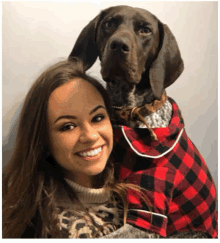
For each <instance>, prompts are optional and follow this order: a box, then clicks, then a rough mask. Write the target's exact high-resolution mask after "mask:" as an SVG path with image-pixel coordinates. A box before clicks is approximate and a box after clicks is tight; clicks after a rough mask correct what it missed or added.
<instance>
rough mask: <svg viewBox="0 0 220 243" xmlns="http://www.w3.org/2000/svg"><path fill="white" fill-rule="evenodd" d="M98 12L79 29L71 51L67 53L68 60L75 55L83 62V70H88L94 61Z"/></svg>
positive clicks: (96, 53)
mask: <svg viewBox="0 0 220 243" xmlns="http://www.w3.org/2000/svg"><path fill="white" fill-rule="evenodd" d="M99 19H100V14H99V15H98V16H96V17H95V18H94V19H93V20H91V21H90V22H89V24H88V25H87V26H85V27H84V29H83V30H82V31H81V33H80V35H79V36H78V38H77V40H76V43H75V45H74V47H73V50H72V52H71V53H70V55H69V58H68V59H69V60H71V59H72V58H73V59H74V57H77V58H78V59H80V60H81V62H82V64H83V68H84V71H86V70H88V69H89V68H90V67H91V66H92V65H93V64H94V63H95V61H96V58H97V56H98V50H97V46H96V40H95V39H96V30H97V25H98V23H99Z"/></svg>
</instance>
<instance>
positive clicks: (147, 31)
mask: <svg viewBox="0 0 220 243" xmlns="http://www.w3.org/2000/svg"><path fill="white" fill-rule="evenodd" d="M139 33H140V34H149V33H151V29H150V28H148V27H142V28H141V29H140V31H139Z"/></svg>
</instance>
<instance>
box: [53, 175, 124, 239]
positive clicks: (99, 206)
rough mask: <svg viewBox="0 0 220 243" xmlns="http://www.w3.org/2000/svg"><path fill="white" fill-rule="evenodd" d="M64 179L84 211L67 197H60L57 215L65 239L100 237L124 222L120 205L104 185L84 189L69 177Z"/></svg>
mask: <svg viewBox="0 0 220 243" xmlns="http://www.w3.org/2000/svg"><path fill="white" fill-rule="evenodd" d="M66 181H67V183H68V184H69V185H70V187H71V188H72V189H73V190H74V192H75V193H76V195H77V197H78V199H79V201H80V202H81V203H82V204H83V206H84V207H85V209H86V210H83V209H82V206H80V205H79V204H77V203H76V204H73V203H72V202H70V201H69V200H68V199H65V200H62V201H61V200H60V203H59V207H58V218H59V223H60V230H61V231H62V235H64V237H65V238H96V237H102V236H105V235H108V234H109V233H111V232H114V231H115V230H117V229H118V228H120V227H121V226H122V225H123V220H122V219H123V207H122V204H121V201H120V200H119V199H118V198H117V197H115V196H113V195H110V193H108V192H106V191H105V189H104V188H101V189H92V188H86V187H82V186H80V185H77V184H76V183H74V182H73V181H70V180H68V179H66ZM86 211H87V212H86Z"/></svg>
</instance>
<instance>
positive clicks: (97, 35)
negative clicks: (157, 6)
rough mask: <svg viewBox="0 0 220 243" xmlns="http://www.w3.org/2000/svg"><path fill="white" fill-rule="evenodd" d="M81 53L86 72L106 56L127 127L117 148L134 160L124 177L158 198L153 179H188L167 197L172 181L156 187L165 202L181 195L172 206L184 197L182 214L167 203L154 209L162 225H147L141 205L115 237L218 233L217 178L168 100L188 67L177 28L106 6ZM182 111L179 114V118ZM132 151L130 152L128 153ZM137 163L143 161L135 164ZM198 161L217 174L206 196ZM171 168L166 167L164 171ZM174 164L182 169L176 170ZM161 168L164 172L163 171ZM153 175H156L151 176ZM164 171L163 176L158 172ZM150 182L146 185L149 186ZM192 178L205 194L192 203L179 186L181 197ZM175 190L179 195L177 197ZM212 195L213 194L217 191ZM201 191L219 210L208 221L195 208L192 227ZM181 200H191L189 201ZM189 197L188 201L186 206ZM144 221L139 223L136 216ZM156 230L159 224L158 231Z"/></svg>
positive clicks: (104, 64) (83, 39) (120, 121)
mask: <svg viewBox="0 0 220 243" xmlns="http://www.w3.org/2000/svg"><path fill="white" fill-rule="evenodd" d="M75 57H76V58H78V59H80V60H81V61H82V63H83V65H84V70H85V71H86V70H88V69H89V68H90V67H91V66H92V65H93V64H94V62H95V61H96V59H97V57H99V59H100V62H101V75H102V78H103V79H104V81H106V84H107V85H106V89H107V92H108V93H109V96H110V98H111V101H112V106H113V108H114V110H115V112H114V113H113V117H112V120H113V123H114V124H115V125H118V126H119V127H120V129H121V130H120V131H116V130H115V132H114V135H115V140H116V147H117V148H118V150H117V149H116V150H117V153H115V159H116V161H117V162H120V161H121V160H125V158H126V161H127V162H126V163H127V164H126V165H124V166H125V167H127V170H124V171H123V168H121V175H122V174H123V175H125V174H126V173H127V175H126V176H124V177H123V176H121V179H126V180H128V181H130V182H132V180H133V181H140V185H141V186H142V187H144V188H145V189H147V190H148V191H149V195H148V194H147V196H149V197H153V196H152V195H153V192H152V191H153V190H155V188H152V185H150V184H149V182H148V181H152V175H154V180H153V183H155V184H154V187H157V186H158V185H159V184H160V183H161V181H160V180H158V179H157V178H160V179H161V178H162V177H163V180H165V179H164V178H166V180H168V181H166V182H163V183H164V184H165V185H166V186H168V185H170V186H171V185H172V186H171V188H174V187H176V186H177V185H176V186H175V185H174V184H175V183H173V181H174V179H175V178H176V177H181V176H182V177H183V179H182V181H181V183H179V184H178V186H177V187H178V188H177V187H176V188H175V189H174V190H173V191H172V193H169V195H168V194H167V191H166V190H167V188H165V187H166V186H164V188H163V189H164V192H163V193H162V194H161V190H162V189H161V186H159V189H158V191H157V192H156V193H158V194H160V196H161V197H160V198H163V199H161V200H163V201H164V202H163V203H164V205H165V204H166V203H167V202H168V201H169V202H171V201H172V200H174V201H175V202H174V201H172V203H171V204H172V205H173V206H172V207H174V204H175V205H178V203H180V202H181V203H180V205H178V207H177V209H176V211H175V213H176V214H178V215H179V216H174V217H173V215H174V213H171V214H170V216H168V217H167V216H165V213H164V214H163V213H162V214H161V210H162V209H161V206H160V205H159V206H158V208H159V209H158V211H156V210H157V209H155V208H154V210H155V211H154V213H155V217H156V215H157V216H159V215H160V216H161V217H160V220H159V221H160V226H159V225H158V221H157V222H156V221H155V222H156V223H155V225H154V223H152V222H153V221H154V219H152V220H151V224H148V225H147V226H146V227H145V228H144V227H143V224H145V223H143V224H140V223H139V224H138V223H137V222H138V220H140V218H141V217H146V219H147V218H148V215H147V211H146V208H143V206H142V205H140V203H136V207H137V209H136V212H135V213H134V212H133V214H132V212H130V213H131V217H130V219H129V217H128V223H129V224H128V225H127V228H128V231H127V232H124V233H123V232H122V230H121V231H120V230H119V231H116V232H114V233H113V234H112V237H113V238H118V237H121V238H127V236H130V238H132V237H134V238H135V237H136V238H138V237H142V238H157V237H161V236H162V237H172V238H206V237H216V234H217V233H216V232H217V231H216V224H217V223H216V217H217V216H216V215H217V213H216V211H215V200H216V198H215V189H213V186H214V183H213V180H212V178H211V176H210V173H209V171H208V168H207V166H206V164H205V162H204V160H203V158H202V157H201V155H200V153H199V152H198V150H197V149H196V148H195V146H194V145H192V143H191V141H190V140H189V139H188V137H187V135H186V133H185V131H184V122H183V119H182V116H181V113H180V111H179V109H178V106H177V105H176V104H175V102H174V101H173V100H172V99H171V98H168V97H167V95H166V91H165V89H166V88H167V87H169V86H170V85H171V84H173V83H174V82H175V81H176V80H177V79H178V77H179V76H180V75H181V73H182V72H183V70H184V64H183V60H182V58H181V54H180V50H179V47H178V44H177V41H176V39H175V37H174V35H173V34H172V32H171V31H170V29H169V27H168V26H167V25H165V24H163V23H162V22H161V21H160V20H159V19H158V18H157V17H156V16H154V15H153V14H151V13H150V12H149V11H147V10H144V9H140V8H133V7H129V6H115V7H110V8H108V9H105V10H103V11H101V13H100V14H99V15H98V16H96V17H95V18H94V19H93V20H92V21H91V22H90V23H89V24H88V25H87V26H86V27H85V28H84V29H83V30H82V32H81V33H80V35H79V37H78V39H77V40H76V43H75V45H74V47H73V49H72V52H71V53H70V55H69V59H70V60H71V59H72V58H75ZM174 114H175V117H173V116H174ZM171 123H172V124H171ZM170 124H171V125H170ZM161 127H163V128H167V127H168V130H158V128H161ZM143 128H147V131H145V130H146V129H145V130H143ZM154 128H155V129H154ZM138 129H139V130H138ZM171 130H172V134H171ZM161 131H163V132H162V133H164V131H166V133H167V134H168V132H169V133H170V134H169V136H167V137H166V141H165V138H164V137H163V136H164V135H163V136H162V135H161V134H162V133H161ZM120 132H121V133H120ZM149 135H151V136H149ZM117 136H118V137H117ZM125 143H126V144H127V145H125ZM137 144H138V145H137ZM126 146H128V147H126ZM174 148H175V149H174ZM189 148H190V149H189ZM129 149H130V150H133V151H134V152H135V153H136V154H135V155H134V154H131V153H130V152H126V151H129ZM183 149H184V152H183ZM122 151H124V152H122ZM146 151H147V154H146ZM148 152H149V153H148ZM126 153H130V154H129V155H127V154H126ZM188 153H189V154H188ZM122 154H123V155H122ZM183 155H185V157H184V156H183ZM138 156H139V157H138ZM187 156H188V157H187ZM190 156H191V157H193V158H194V162H193V166H192V165H191V164H190V165H189V161H191V160H190V159H186V158H189V157H190ZM131 160H133V162H130V163H131V164H130V165H128V161H131ZM134 161H135V163H136V165H134ZM137 161H139V162H137ZM149 161H150V162H149ZM155 161H156V162H155ZM167 161H169V162H167ZM132 163H133V164H132ZM150 163H151V164H150ZM190 163H191V162H190ZM165 164H166V166H167V167H166V166H165ZM168 164H169V165H168ZM198 164H199V165H200V166H201V167H202V170H203V172H204V171H205V172H204V173H207V175H206V176H205V177H207V178H209V182H208V185H207V184H206V185H204V187H205V188H208V189H207V191H209V193H208V192H207V193H206V194H207V195H206V196H204V195H203V191H201V190H200V189H201V188H200V189H196V187H197V184H194V181H195V180H196V178H197V177H198V179H199V180H203V179H204V178H203V179H202V178H199V177H200V175H197V174H196V173H197V172H198V168H197V165H198ZM180 165H184V166H186V167H187V173H186V172H185V171H184V170H183V171H180V170H181V169H179V168H180ZM129 166H130V167H129ZM191 166H192V168H193V167H195V168H194V169H193V170H194V172H192V168H191ZM165 167H166V172H164V168H165ZM171 167H172V168H171ZM174 167H175V172H173V168H174ZM199 169H200V168H199ZM160 170H161V172H158V171H160ZM169 170H170V173H168V174H169V176H171V177H172V179H171V178H170V179H168V176H167V171H169ZM128 171H129V172H128ZM140 171H141V172H140ZM143 171H144V172H143ZM171 171H172V172H171ZM136 172H137V173H136ZM144 173H145V174H144ZM146 173H149V174H148V175H147V174H146ZM150 173H152V174H150ZM156 173H159V174H157V175H156ZM163 173H165V174H163ZM173 173H174V174H175V175H176V177H175V178H174V177H173ZM176 173H177V174H178V173H181V176H180V175H179V176H177V174H176ZM190 176H192V177H195V180H194V181H193V180H192V178H191V177H190ZM144 180H145V184H141V183H143V181H144ZM155 181H160V182H158V183H156V182H155ZM187 183H192V185H190V186H191V187H193V190H194V191H196V190H200V191H199V192H195V195H190V196H189V201H187V200H188V198H187V197H181V196H180V194H181V193H180V194H178V193H177V191H181V190H182V194H181V195H183V194H184V193H185V190H186V188H184V189H183V188H180V187H179V186H180V184H181V186H183V185H185V184H187ZM146 184H148V186H146ZM187 185H188V184H187ZM187 189H189V188H187ZM156 190H157V189H156ZM183 190H184V192H183ZM165 191H166V192H165ZM211 191H212V192H211ZM175 193H177V194H175ZM171 194H172V195H171ZM174 194H175V196H173V195H174ZM209 194H212V196H210V195H209ZM184 195H185V194H184ZM208 195H209V196H210V201H209V202H205V201H206V199H207V197H208ZM194 196H195V197H197V196H198V197H199V199H198V200H200V201H199V204H200V203H206V205H212V209H209V211H208V209H207V212H206V213H207V215H208V216H207V218H206V219H203V218H202V216H201V215H199V214H200V212H199V210H195V211H196V212H197V213H198V215H197V216H195V215H194V216H193V217H197V219H194V218H192V219H190V220H192V221H191V222H188V223H187V224H185V223H183V221H185V222H186V221H187V220H186V218H188V220H189V217H191V216H192V215H191V211H192V209H190V210H189V209H187V208H186V205H189V204H190V205H191V204H192V205H193V206H192V208H193V209H195V208H197V206H198V205H194V204H193V203H192V202H190V200H191V198H192V197H194ZM128 198H132V195H131V194H130V196H129V193H128ZM171 198H172V199H171ZM180 198H183V199H182V201H181V200H180ZM152 200H154V204H157V201H155V200H156V199H155V198H154V199H152ZM170 200H171V201H170ZM184 200H186V201H187V202H186V203H185V201H184ZM198 200H197V201H198ZM131 201H132V200H131ZM136 201H138V200H136ZM183 201H184V202H183ZM177 202H178V203H177ZM163 203H162V204H163ZM187 203H188V204H187ZM207 207H208V206H207ZM167 210H168V211H169V210H170V209H169V208H166V209H164V211H163V212H167ZM143 212H146V215H145V216H143ZM209 212H211V213H209ZM139 213H140V214H141V213H142V216H140V217H139V216H138V214H139ZM189 214H190V215H191V216H189ZM152 215H154V214H152ZM185 217H186V218H185ZM137 218H138V220H136V219H137ZM177 218H178V220H179V221H181V220H182V221H181V222H182V224H183V225H184V224H185V225H184V226H183V227H182V226H181V227H182V228H181V227H180V226H178V224H179V223H176V222H175V220H177ZM155 220H156V219H155ZM178 220H177V221H178ZM190 220H189V221H190ZM199 220H200V221H201V222H200V223H198V222H197V221H199ZM207 220H208V221H209V222H212V223H211V224H210V225H209V227H208V226H207V227H206V226H205V224H204V223H203V221H206V222H207ZM152 224H153V225H154V229H153V230H152V229H151V228H150V227H151V225H152ZM172 224H173V225H172ZM133 225H134V227H133ZM162 225H168V226H167V229H168V231H169V234H166V232H165V230H164V229H163V227H162ZM155 227H156V228H157V229H156V231H155ZM184 227H185V228H184ZM131 228H132V229H131ZM143 228H144V230H143ZM128 232H132V235H133V236H131V234H128ZM152 232H153V233H152ZM108 237H111V236H106V238H108Z"/></svg>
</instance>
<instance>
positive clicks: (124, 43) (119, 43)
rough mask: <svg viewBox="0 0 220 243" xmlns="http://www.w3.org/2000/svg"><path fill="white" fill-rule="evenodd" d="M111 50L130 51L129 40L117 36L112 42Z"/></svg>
mask: <svg viewBox="0 0 220 243" xmlns="http://www.w3.org/2000/svg"><path fill="white" fill-rule="evenodd" d="M110 49H111V51H120V52H122V53H128V52H129V51H130V45H129V41H128V40H127V39H125V38H115V39H113V40H112V42H111V44H110Z"/></svg>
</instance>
